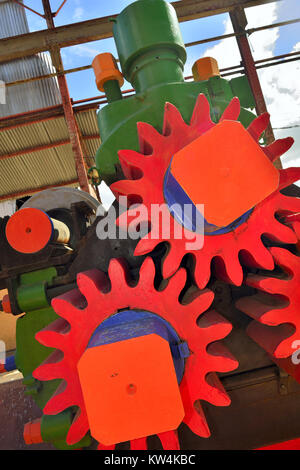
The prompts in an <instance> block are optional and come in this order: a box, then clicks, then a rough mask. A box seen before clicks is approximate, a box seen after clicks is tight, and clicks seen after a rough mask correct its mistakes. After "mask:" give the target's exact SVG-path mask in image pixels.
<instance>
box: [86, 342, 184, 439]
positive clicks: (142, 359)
mask: <svg viewBox="0 0 300 470" xmlns="http://www.w3.org/2000/svg"><path fill="white" fill-rule="evenodd" d="M78 372H79V378H80V383H81V388H82V392H83V397H84V401H85V406H86V410H87V415H88V420H89V425H90V430H91V434H92V436H93V437H94V438H95V439H96V440H97V441H98V442H101V444H103V445H105V446H109V445H112V444H116V443H119V442H125V441H129V440H132V439H138V438H141V437H146V436H149V435H152V434H157V433H162V432H165V431H171V430H174V429H177V427H178V426H179V424H180V423H181V422H182V420H183V417H184V409H183V405H182V401H181V395H180V391H179V386H178V382H177V378H176V373H175V368H174V363H173V359H172V355H171V351H170V346H169V343H168V342H167V341H166V340H165V339H163V338H162V337H161V336H159V335H156V334H150V335H146V336H140V337H137V338H131V339H128V340H124V341H119V342H116V343H110V344H105V345H102V346H96V347H93V348H89V349H87V350H86V351H85V353H84V354H83V356H82V357H81V359H80V361H79V364H78Z"/></svg>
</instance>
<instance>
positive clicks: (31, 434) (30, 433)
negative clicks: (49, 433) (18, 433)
mask: <svg viewBox="0 0 300 470" xmlns="http://www.w3.org/2000/svg"><path fill="white" fill-rule="evenodd" d="M41 422H42V420H41V418H39V419H36V420H34V421H32V422H29V423H27V424H25V426H24V433H23V437H24V441H25V444H27V445H30V444H41V443H42V442H43V438H42V434H41Z"/></svg>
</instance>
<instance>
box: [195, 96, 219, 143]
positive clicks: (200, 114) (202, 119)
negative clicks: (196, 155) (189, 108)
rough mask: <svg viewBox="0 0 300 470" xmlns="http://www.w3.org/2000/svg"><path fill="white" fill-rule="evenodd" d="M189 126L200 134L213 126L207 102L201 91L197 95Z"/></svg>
mask: <svg viewBox="0 0 300 470" xmlns="http://www.w3.org/2000/svg"><path fill="white" fill-rule="evenodd" d="M190 126H191V127H194V128H197V130H198V131H199V134H200V135H201V134H203V133H204V132H206V131H208V130H209V129H211V128H212V127H214V126H215V124H214V123H213V122H212V120H211V117H210V106H209V102H208V100H207V98H206V96H205V95H204V94H203V93H200V95H198V98H197V101H196V105H195V107H194V110H193V115H192V118H191V122H190Z"/></svg>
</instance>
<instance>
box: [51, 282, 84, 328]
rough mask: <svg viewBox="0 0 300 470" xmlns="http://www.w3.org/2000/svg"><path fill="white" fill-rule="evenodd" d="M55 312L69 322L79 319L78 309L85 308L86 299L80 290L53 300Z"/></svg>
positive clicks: (74, 290)
mask: <svg viewBox="0 0 300 470" xmlns="http://www.w3.org/2000/svg"><path fill="white" fill-rule="evenodd" d="M51 305H52V307H53V309H54V310H55V312H56V313H57V314H58V315H59V316H60V317H62V318H64V319H65V320H67V321H70V320H71V319H75V318H77V317H78V309H80V308H81V307H84V306H85V298H84V297H83V296H82V295H81V293H80V291H79V290H78V289H73V290H71V291H69V292H66V293H65V294H63V295H60V296H59V297H55V299H53V300H52V302H51Z"/></svg>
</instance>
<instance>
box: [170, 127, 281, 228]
mask: <svg viewBox="0 0 300 470" xmlns="http://www.w3.org/2000/svg"><path fill="white" fill-rule="evenodd" d="M171 172H172V175H173V176H174V177H175V179H176V180H177V181H178V183H179V184H180V185H181V187H182V188H183V189H184V191H185V192H186V194H187V195H188V196H189V198H190V199H191V200H192V201H193V203H194V204H204V217H205V219H206V221H207V222H208V223H210V224H214V225H216V226H218V227H226V226H227V225H229V224H230V223H232V222H233V221H234V220H236V219H237V218H238V217H240V216H241V215H243V214H244V213H245V212H247V211H248V210H249V209H251V208H252V207H254V206H255V205H257V204H258V203H259V202H260V201H262V200H263V199H265V198H266V197H267V196H268V195H269V194H271V193H272V192H273V191H275V190H276V189H277V187H278V183H279V173H278V170H277V169H276V168H275V167H274V165H273V164H272V163H271V162H270V160H269V159H268V158H267V157H266V155H265V154H264V152H263V150H262V149H261V148H260V146H259V145H258V144H257V143H256V142H255V141H254V139H253V138H252V137H251V136H250V134H249V133H248V132H247V131H246V129H245V128H244V127H243V126H242V124H241V123H239V122H236V121H229V120H228V121H226V120H225V121H223V122H221V123H219V124H217V125H216V126H215V127H213V128H212V129H210V130H209V131H208V132H206V133H205V134H203V135H202V136H200V137H199V138H197V139H195V140H194V141H193V142H191V143H190V144H189V145H187V146H186V147H184V148H183V149H181V150H180V151H179V152H177V153H176V154H175V155H174V157H173V160H172V163H171Z"/></svg>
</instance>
